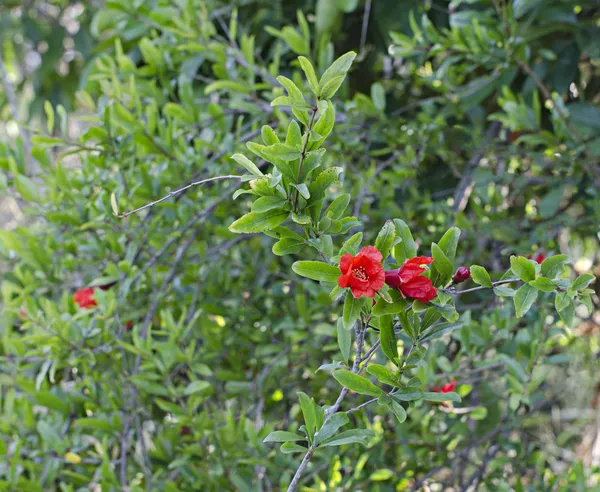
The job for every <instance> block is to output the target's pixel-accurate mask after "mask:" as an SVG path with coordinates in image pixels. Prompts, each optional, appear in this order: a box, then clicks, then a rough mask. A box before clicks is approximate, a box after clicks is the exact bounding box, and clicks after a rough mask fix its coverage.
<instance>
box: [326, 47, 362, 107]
mask: <svg viewBox="0 0 600 492" xmlns="http://www.w3.org/2000/svg"><path fill="white" fill-rule="evenodd" d="M355 58H356V53H354V52H353V51H350V52H348V53H345V54H344V55H342V56H340V57H339V58H338V59H337V60H336V61H334V62H333V63H332V64H331V66H330V67H329V68H328V69H327V70H325V72H324V73H323V76H322V77H321V80H320V81H319V95H320V96H321V98H322V99H327V97H325V96H324V95H323V93H324V89H325V87H326V86H328V85H329V86H330V87H333V86H334V85H335V84H337V88H339V86H340V85H341V84H342V82H343V81H344V79H345V78H346V74H347V73H348V70H349V69H350V67H351V66H352V62H353V61H354V59H355ZM340 78H341V80H339V79H340ZM334 81H335V82H334ZM338 81H339V83H338ZM332 83H333V85H332ZM337 88H336V89H335V90H333V93H335V91H336V90H337ZM329 90H330V91H331V90H332V89H329ZM331 95H333V94H331ZM330 97H331V96H330Z"/></svg>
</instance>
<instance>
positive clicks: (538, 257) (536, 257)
mask: <svg viewBox="0 0 600 492" xmlns="http://www.w3.org/2000/svg"><path fill="white" fill-rule="evenodd" d="M527 258H529V259H530V260H533V261H535V262H537V263H539V264H540V265H541V264H542V263H543V262H544V260H545V259H546V253H544V252H543V251H541V250H540V251H537V252H535V253H534V254H532V255H529V256H528V257H527Z"/></svg>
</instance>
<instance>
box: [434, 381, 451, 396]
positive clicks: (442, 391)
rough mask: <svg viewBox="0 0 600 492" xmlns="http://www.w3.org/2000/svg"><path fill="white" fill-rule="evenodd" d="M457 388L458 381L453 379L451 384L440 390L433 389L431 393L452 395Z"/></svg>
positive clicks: (443, 386)
mask: <svg viewBox="0 0 600 492" xmlns="http://www.w3.org/2000/svg"><path fill="white" fill-rule="evenodd" d="M455 388H456V379H452V380H451V381H450V382H449V383H446V384H444V385H442V386H441V387H440V388H436V387H433V388H431V391H433V392H435V393H452V392H453V391H454V390H455Z"/></svg>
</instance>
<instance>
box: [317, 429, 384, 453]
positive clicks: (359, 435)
mask: <svg viewBox="0 0 600 492" xmlns="http://www.w3.org/2000/svg"><path fill="white" fill-rule="evenodd" d="M374 435H375V432H373V431H372V430H369V429H352V430H347V431H345V432H342V433H341V434H338V435H337V436H336V437H335V438H334V439H332V440H331V441H328V442H325V443H322V444H321V447H322V448H327V447H332V446H342V445H344V444H355V443H356V444H362V445H363V446H365V447H367V444H368V440H369V439H371V438H372V437H373V436H374Z"/></svg>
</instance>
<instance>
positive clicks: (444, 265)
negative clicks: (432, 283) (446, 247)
mask: <svg viewBox="0 0 600 492" xmlns="http://www.w3.org/2000/svg"><path fill="white" fill-rule="evenodd" d="M431 255H432V256H433V260H434V261H433V264H432V268H433V269H434V270H436V271H437V272H438V273H439V275H440V280H441V282H440V284H441V285H446V284H447V283H448V282H449V281H450V279H451V278H452V274H453V273H454V268H453V266H452V263H451V262H450V260H449V259H448V258H447V257H446V255H445V254H444V252H443V251H442V248H440V247H439V246H438V245H437V244H435V243H432V244H431Z"/></svg>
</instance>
